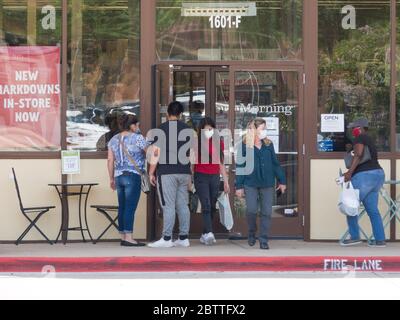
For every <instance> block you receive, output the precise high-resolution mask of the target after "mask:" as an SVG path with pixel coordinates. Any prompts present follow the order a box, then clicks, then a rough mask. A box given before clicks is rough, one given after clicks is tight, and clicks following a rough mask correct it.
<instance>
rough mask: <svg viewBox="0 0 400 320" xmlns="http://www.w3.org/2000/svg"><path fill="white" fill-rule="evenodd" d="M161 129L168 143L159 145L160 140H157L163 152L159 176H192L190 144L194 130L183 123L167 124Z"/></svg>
mask: <svg viewBox="0 0 400 320" xmlns="http://www.w3.org/2000/svg"><path fill="white" fill-rule="evenodd" d="M159 129H160V130H161V131H163V132H164V134H165V137H166V141H165V143H161V145H159V143H160V142H161V141H160V139H156V140H155V142H157V143H158V146H159V147H160V152H161V154H160V162H159V164H158V166H157V175H159V176H161V175H170V174H191V172H192V170H191V163H190V147H191V145H190V142H191V141H193V135H194V131H193V129H191V128H190V127H189V126H188V125H186V124H185V123H184V122H182V121H168V122H165V123H163V124H162V125H161V126H160V127H159ZM182 148H184V149H182Z"/></svg>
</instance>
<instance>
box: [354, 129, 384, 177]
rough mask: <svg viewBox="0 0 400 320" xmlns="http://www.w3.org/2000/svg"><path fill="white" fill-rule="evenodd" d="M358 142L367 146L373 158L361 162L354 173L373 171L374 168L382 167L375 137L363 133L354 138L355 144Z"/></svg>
mask: <svg viewBox="0 0 400 320" xmlns="http://www.w3.org/2000/svg"><path fill="white" fill-rule="evenodd" d="M357 144H362V145H364V146H367V147H368V148H369V151H370V153H371V158H372V159H371V160H370V161H368V162H365V163H363V164H360V165H359V166H358V167H357V168H356V170H355V172H354V174H357V173H360V172H364V171H372V170H379V169H382V167H381V166H380V164H379V161H378V150H377V149H376V146H375V142H374V141H373V139H372V138H371V137H370V136H368V135H367V134H362V135H360V136H358V137H357V138H356V139H355V140H354V146H355V145H357Z"/></svg>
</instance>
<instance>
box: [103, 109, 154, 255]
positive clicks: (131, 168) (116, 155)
mask: <svg viewBox="0 0 400 320" xmlns="http://www.w3.org/2000/svg"><path fill="white" fill-rule="evenodd" d="M118 124H119V129H120V132H121V133H120V134H118V135H116V136H115V137H113V138H112V139H111V141H110V142H109V144H108V150H109V151H108V172H109V175H110V185H111V188H112V189H113V190H114V191H115V190H117V193H118V202H119V210H118V222H119V231H120V233H121V240H122V241H121V246H123V247H142V246H144V244H143V243H138V242H137V241H135V240H134V239H133V229H134V228H133V227H134V220H135V213H136V209H137V207H138V204H139V200H140V194H141V175H140V172H138V170H137V169H140V170H142V171H143V170H144V168H145V164H146V157H145V153H146V149H147V147H148V144H147V142H146V140H145V138H144V137H143V136H142V135H141V134H140V133H139V120H138V119H137V117H136V116H133V115H126V114H122V115H121V116H119V117H118ZM128 154H129V155H128ZM132 160H134V162H135V164H133V163H132ZM135 166H136V167H135Z"/></svg>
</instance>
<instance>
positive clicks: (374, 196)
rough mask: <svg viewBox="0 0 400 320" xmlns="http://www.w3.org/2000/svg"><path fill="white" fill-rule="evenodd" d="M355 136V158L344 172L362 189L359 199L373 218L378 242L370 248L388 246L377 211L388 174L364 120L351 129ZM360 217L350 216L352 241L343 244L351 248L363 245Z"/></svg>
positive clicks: (353, 124)
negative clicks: (386, 174) (367, 154)
mask: <svg viewBox="0 0 400 320" xmlns="http://www.w3.org/2000/svg"><path fill="white" fill-rule="evenodd" d="M348 128H349V129H351V130H352V135H353V137H354V143H353V151H354V158H353V162H352V165H351V168H350V169H349V171H348V172H346V173H345V175H344V177H345V181H346V182H348V181H351V182H352V184H353V186H354V188H355V189H358V190H360V200H361V201H362V203H363V204H364V207H365V209H366V211H367V213H368V215H369V217H370V220H371V224H372V229H373V232H374V238H375V240H374V241H372V242H370V243H369V246H370V247H374V248H384V247H386V236H385V230H384V227H383V221H382V216H381V214H380V212H379V209H378V202H379V192H380V190H381V189H382V187H383V184H384V182H385V172H384V171H383V169H382V167H381V166H380V164H379V161H378V151H377V149H376V145H375V142H374V140H373V139H372V138H371V137H370V136H369V135H368V128H369V123H368V120H367V119H365V118H362V119H358V120H356V121H355V122H353V123H351V124H350V125H349V126H348ZM366 147H368V148H369V151H370V154H371V159H370V160H369V161H366V162H362V159H363V157H364V150H365V148H366ZM358 218H359V217H348V218H347V223H348V225H349V230H350V236H351V239H350V240H346V241H344V242H342V243H341V245H342V246H345V247H349V246H355V245H359V244H361V238H360V227H359V224H358Z"/></svg>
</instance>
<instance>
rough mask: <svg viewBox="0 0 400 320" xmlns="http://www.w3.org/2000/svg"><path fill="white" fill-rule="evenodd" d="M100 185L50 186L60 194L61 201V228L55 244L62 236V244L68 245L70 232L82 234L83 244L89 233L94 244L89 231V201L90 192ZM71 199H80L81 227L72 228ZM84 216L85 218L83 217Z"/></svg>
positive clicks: (65, 184)
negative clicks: (86, 234)
mask: <svg viewBox="0 0 400 320" xmlns="http://www.w3.org/2000/svg"><path fill="white" fill-rule="evenodd" d="M98 185H99V184H98V183H57V184H49V186H50V187H54V188H55V189H56V191H57V193H58V196H59V198H60V201H61V208H62V213H61V228H60V232H59V234H58V236H57V239H56V241H55V243H57V242H58V240H59V239H60V236H61V238H62V242H63V243H64V244H67V242H68V233H69V231H78V232H81V234H82V240H83V242H86V238H85V232H87V233H88V235H89V238H90V240H91V241H92V242H93V237H92V234H91V233H90V230H89V224H88V220H87V204H88V199H89V194H90V191H91V190H92V188H93V187H95V186H98ZM70 197H78V198H79V204H78V205H79V209H78V214H79V227H73V228H70V226H69V220H70V212H69V201H68V199H69V198H70ZM82 205H84V209H83V210H82ZM82 214H83V216H82ZM84 224H85V225H84Z"/></svg>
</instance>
